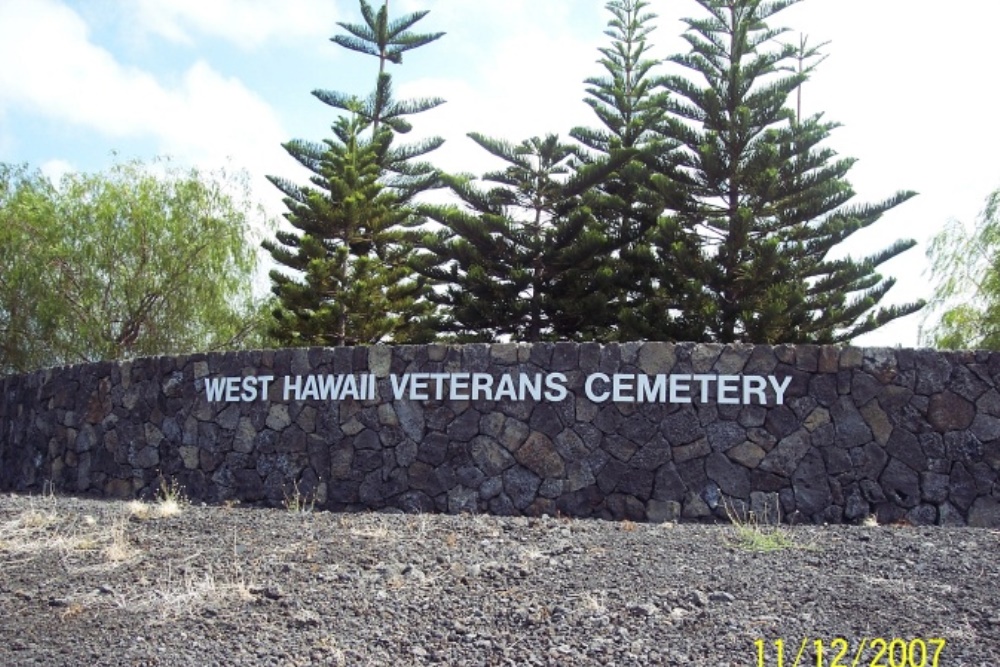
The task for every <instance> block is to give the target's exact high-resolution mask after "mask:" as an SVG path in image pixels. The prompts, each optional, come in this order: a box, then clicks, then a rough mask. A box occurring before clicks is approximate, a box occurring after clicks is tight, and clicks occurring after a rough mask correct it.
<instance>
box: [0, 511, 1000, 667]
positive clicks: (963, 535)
mask: <svg viewBox="0 0 1000 667" xmlns="http://www.w3.org/2000/svg"><path fill="white" fill-rule="evenodd" d="M751 528H752V527H747V530H746V531H745V532H744V533H743V534H741V532H740V531H739V530H738V529H737V528H736V527H734V526H721V525H693V524H680V525H674V524H662V525H649V524H634V523H629V522H624V523H610V522H603V521H596V520H565V519H558V518H541V519H525V518H501V517H489V516H440V515H401V514H347V515H345V514H331V513H327V512H291V511H287V510H282V509H261V508H239V507H236V508H232V507H204V506H186V507H182V511H181V512H180V513H179V514H176V515H172V516H159V512H158V506H155V505H154V506H145V507H137V506H135V505H132V506H130V505H128V504H125V503H122V502H108V501H99V500H84V499H77V498H64V497H24V496H5V497H2V498H0V639H2V641H0V664H2V665H18V666H19V665H46V666H54V665H55V666H58V665H73V666H74V667H75V666H77V665H184V666H185V667H188V666H193V665H282V666H285V665H287V666H293V665H294V666H298V665H425V664H443V665H518V666H520V665H713V666H715V665H724V666H729V665H740V666H744V665H746V666H751V667H764V666H766V667H772V666H774V667H777V665H778V664H779V663H778V661H777V659H778V656H777V653H778V647H779V641H778V640H781V641H783V642H784V652H785V655H784V663H783V664H784V665H786V666H787V667H793V664H794V662H795V660H796V658H798V659H799V662H798V664H799V665H800V666H801V667H807V666H808V665H819V664H822V665H834V664H837V665H844V666H845V667H846V666H847V665H884V666H885V667H894V666H895V665H903V664H907V665H911V664H912V665H914V667H919V665H920V664H921V656H922V654H921V652H920V648H921V647H922V646H924V645H925V644H923V643H921V642H919V641H915V640H920V639H922V640H926V647H927V652H928V654H929V657H928V658H927V659H926V660H924V661H923V662H924V663H925V664H926V665H932V664H933V660H932V658H933V657H934V653H935V652H936V648H938V647H939V646H940V645H939V643H935V642H932V641H931V640H933V639H937V638H943V639H944V640H945V641H946V644H945V645H944V648H943V649H942V650H941V652H940V654H939V655H938V656H937V657H938V662H937V664H938V665H941V666H942V667H953V666H958V665H988V666H990V667H996V666H997V665H1000V606H998V603H1000V585H998V578H997V577H998V574H1000V558H998V554H1000V531H993V530H984V529H958V528H940V527H934V528H913V527H902V526H874V527H870V526H869V527H866V526H796V527H790V528H782V529H780V531H774V530H773V529H766V528H760V529H757V530H751ZM747 537H751V538H754V539H755V540H761V541H763V542H765V543H766V544H765V545H772V546H780V547H783V548H779V549H777V550H774V551H756V550H754V548H753V546H752V545H751V543H750V542H749V541H747V540H746V538H747ZM762 546H763V545H762ZM838 638H839V639H838ZM880 639H881V640H885V641H886V642H889V641H891V640H892V639H901V640H905V642H906V644H905V645H906V647H908V648H909V649H911V650H912V653H913V658H914V659H913V660H912V661H910V662H907V661H905V660H904V661H903V662H900V659H899V657H898V656H899V655H901V654H899V653H898V652H897V653H896V656H895V659H894V660H890V657H889V654H888V653H883V655H882V656H881V657H880V656H879V655H878V653H879V650H880V648H881V645H880V643H879V641H878V640H880ZM757 640H761V642H760V643H759V644H758V643H755V642H757ZM803 640H806V646H805V650H802V651H800V649H801V648H802V642H803ZM873 640H875V641H873ZM817 641H820V642H822V644H823V646H822V648H823V654H822V656H821V657H817V654H816V649H817V646H816V643H817ZM898 644H899V643H898ZM900 645H901V644H900ZM760 648H763V649H764V654H763V656H760V655H759V654H758V650H759V649H760ZM841 650H844V655H845V657H843V658H842V659H841V660H840V661H839V662H834V658H836V654H837V653H838V652H840V651H841ZM897 650H898V646H897ZM855 656H858V659H857V660H855ZM761 657H763V660H762V659H761Z"/></svg>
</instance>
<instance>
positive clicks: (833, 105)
mask: <svg viewBox="0 0 1000 667" xmlns="http://www.w3.org/2000/svg"><path fill="white" fill-rule="evenodd" d="M376 4H377V3H376ZM604 6H605V2H604V0H392V2H391V9H392V14H393V15H394V16H398V15H400V14H401V13H406V12H411V11H418V10H429V12H430V13H429V14H428V16H427V17H426V18H424V19H423V20H422V21H420V22H419V23H418V24H417V26H416V28H417V29H419V31H421V32H445V33H447V34H446V35H445V36H444V37H443V38H442V39H440V40H438V41H436V42H434V43H432V44H430V45H428V46H425V47H422V48H420V49H417V50H414V51H411V52H408V53H407V54H406V56H405V57H404V62H403V64H402V65H401V66H393V68H392V70H391V71H392V74H393V77H394V83H395V86H396V92H397V96H398V97H401V98H407V97H426V96H435V97H442V98H444V99H445V100H447V102H446V104H444V105H442V106H440V107H438V108H437V109H434V110H431V111H428V112H426V113H424V114H421V115H418V116H414V117H412V119H411V120H412V123H413V125H414V131H413V133H412V137H413V138H414V139H417V138H421V137H426V136H441V137H443V138H445V140H446V143H445V145H444V146H443V147H442V148H441V149H439V150H438V151H437V152H435V153H434V154H432V156H433V162H434V163H435V164H436V165H437V166H439V167H441V168H443V169H445V170H448V171H453V172H471V173H482V172H483V171H486V170H488V169H491V168H495V167H497V166H498V164H497V163H496V162H494V161H493V158H491V157H490V156H489V155H488V154H485V152H484V151H483V150H482V149H480V148H479V147H478V146H476V145H475V144H474V143H473V142H472V141H471V140H470V139H468V138H467V137H466V134H467V133H468V132H473V131H476V132H482V133H484V134H487V135H489V136H494V137H497V138H503V139H507V140H509V141H512V142H520V141H521V140H523V139H527V138H529V137H532V136H542V135H545V134H548V133H559V134H561V135H566V134H567V133H568V132H569V130H570V129H572V128H573V127H575V126H591V127H596V126H597V120H596V118H595V117H594V116H593V113H592V111H591V110H590V108H589V107H588V106H587V105H586V104H584V102H583V98H584V96H585V85H584V83H583V82H584V80H585V79H586V78H587V77H591V76H598V75H600V74H601V73H602V70H601V67H600V66H599V65H598V64H597V62H596V61H597V59H598V57H599V54H598V51H597V49H598V48H599V47H601V46H604V45H606V44H607V43H608V38H607V37H606V36H605V35H604V34H603V32H604V29H605V27H606V23H607V21H608V18H609V14H608V12H607V11H606V10H605V7H604ZM650 10H651V11H653V12H655V13H656V14H658V17H659V18H658V20H657V30H656V31H655V32H654V33H653V35H652V36H651V41H652V42H653V43H654V49H653V51H652V55H654V56H656V57H666V56H668V55H670V54H672V53H681V52H684V51H686V43H685V42H684V41H683V39H682V38H681V34H682V32H683V30H684V25H683V24H682V23H681V22H680V18H681V17H685V16H689V17H690V16H700V12H701V9H700V7H699V6H698V4H697V3H696V2H695V1H694V0H652V2H651V3H650ZM338 21H347V22H359V21H360V14H359V11H358V5H357V3H356V2H355V0H0V162H7V163H27V164H29V165H31V166H34V167H38V168H40V169H42V170H43V171H44V172H45V173H46V174H48V175H50V176H52V177H54V178H56V177H58V176H59V175H61V174H63V173H65V172H66V171H69V170H79V171H92V170H100V169H104V168H107V167H108V166H110V165H111V164H113V163H114V161H115V160H116V159H121V158H140V159H143V160H147V161H149V160H152V159H153V158H154V157H156V156H164V155H167V156H170V157H171V159H172V160H173V161H174V162H175V163H178V164H181V165H192V166H198V167H201V168H205V169H214V168H220V167H225V168H227V169H234V168H235V169H242V170H245V171H246V173H247V174H248V175H249V177H250V179H251V184H252V187H253V195H254V197H255V199H256V200H257V201H258V202H260V203H261V204H263V206H264V207H265V209H266V210H267V211H268V212H269V214H270V215H271V216H273V217H274V218H275V219H277V218H279V217H280V215H281V214H282V213H283V211H284V208H283V206H282V204H281V199H280V195H279V193H278V192H277V190H276V189H275V188H274V186H272V185H271V184H270V183H269V182H268V181H267V180H266V178H265V177H266V176H267V175H275V176H281V177H285V178H291V179H293V180H297V181H300V182H303V181H304V179H305V176H306V172H304V170H303V169H302V168H301V167H299V166H298V165H297V163H296V162H295V161H294V160H292V159H291V158H290V157H289V156H288V155H287V154H286V153H285V151H284V149H283V148H282V147H281V144H282V143H283V142H286V141H288V140H290V139H293V138H294V139H307V140H321V139H322V138H324V137H327V136H330V134H331V133H330V126H331V124H332V123H333V121H334V119H335V117H336V116H335V111H334V110H333V109H331V108H329V107H327V106H325V105H324V104H323V103H321V102H320V101H319V100H317V99H316V98H315V97H313V96H312V95H311V94H310V93H311V91H313V90H315V89H327V90H339V91H344V92H347V93H351V94H358V95H360V96H363V95H366V94H367V92H368V91H369V90H370V89H371V88H372V86H373V83H374V78H375V75H376V69H377V61H375V59H373V58H367V57H365V56H362V55H360V54H357V53H355V52H351V51H348V50H345V49H342V48H341V47H339V46H337V45H336V44H334V43H332V42H331V41H330V40H329V38H330V37H331V36H333V35H335V34H338V33H339V32H340V29H339V28H338V27H337V22H338ZM998 23H1000V3H995V2H989V1H986V0H951V1H950V2H947V3H941V2H932V1H931V0H803V1H802V2H800V3H799V4H796V5H794V6H792V7H790V8H789V9H787V10H784V11H782V12H780V13H779V14H778V15H777V16H775V17H774V18H773V19H772V21H771V25H772V27H787V28H789V29H790V32H789V33H788V34H787V35H786V38H787V39H788V40H789V41H797V40H798V35H799V34H800V33H801V34H804V35H807V36H808V38H809V41H810V43H812V44H819V43H822V42H827V41H829V44H828V45H827V46H825V47H824V48H823V51H824V52H825V53H826V54H827V55H828V58H827V59H826V60H825V61H824V62H823V63H822V64H821V65H820V66H819V67H818V69H817V71H816V72H815V74H814V76H813V78H812V80H811V81H810V82H808V83H807V84H806V85H805V87H804V89H803V113H805V114H812V113H818V112H822V113H823V114H824V117H825V119H827V120H830V121H835V122H837V123H839V124H840V127H839V128H837V129H836V130H835V131H834V132H833V133H832V135H831V137H830V138H829V139H828V141H827V142H826V145H828V146H829V147H831V148H833V149H834V150H835V151H837V153H838V154H839V155H841V156H843V157H852V158H856V159H857V163H856V164H855V165H854V167H853V168H852V169H851V171H850V172H849V174H848V178H849V180H850V181H851V183H852V185H853V186H854V189H855V190H856V192H857V196H856V198H855V199H854V200H853V201H852V203H866V202H876V201H879V200H881V199H883V198H887V197H889V196H891V195H892V194H894V193H895V192H897V191H899V190H915V191H917V192H918V193H919V196H917V197H915V198H913V199H911V200H910V201H908V202H907V203H905V204H903V205H901V206H899V207H897V208H896V209H894V210H893V211H891V212H890V213H888V214H887V215H886V216H884V217H883V218H882V219H881V220H880V221H879V222H878V223H876V225H874V226H873V227H872V228H870V229H868V230H865V231H863V232H859V233H858V234H855V235H854V236H853V237H852V238H851V240H850V241H849V242H848V243H847V244H845V247H843V248H841V249H839V251H840V252H841V253H843V254H850V255H852V256H855V257H857V256H863V255H866V254H869V253H872V252H874V251H877V250H878V249H881V248H884V247H886V246H888V245H889V244H890V243H892V242H893V241H894V240H895V239H898V238H913V239H915V240H916V241H917V242H918V246H917V247H916V248H914V249H912V250H910V251H908V252H906V253H904V254H903V255H901V256H899V257H897V258H895V259H893V260H891V261H890V262H888V263H886V264H884V265H883V267H882V272H883V274H885V275H890V276H894V277H895V278H897V280H898V283H897V285H896V286H895V287H894V288H893V290H892V291H891V292H890V293H889V295H888V296H887V298H886V300H885V301H884V302H885V303H905V302H908V301H912V300H915V299H919V298H930V297H931V296H932V294H931V292H932V282H931V280H930V276H929V275H928V273H927V264H928V262H927V259H926V256H925V251H926V248H927V245H928V241H929V239H930V238H932V237H933V236H934V235H935V234H936V233H937V232H939V231H940V230H941V229H942V227H944V225H945V224H946V223H947V222H948V221H950V220H959V221H962V222H963V223H965V224H967V225H971V224H972V223H974V221H975V220H976V217H977V215H978V213H979V211H980V210H981V209H982V207H983V204H984V202H985V199H986V197H987V196H988V195H989V193H990V192H992V191H993V190H994V189H996V188H998V187H1000V158H998V156H1000V130H998V129H996V128H997V123H996V121H995V116H996V102H995V99H996V91H995V85H994V83H993V82H994V79H995V74H994V70H995V67H996V65H997V63H998V57H997V46H996V44H997V41H996V37H995V26H996V25H997V24H998ZM672 67H674V66H672V65H670V66H664V68H663V70H661V71H662V72H664V73H667V72H679V71H680V70H678V69H672ZM116 155H117V156H119V157H118V158H116V157H115V156H116ZM930 321H932V320H927V321H925V315H924V314H922V313H917V314H914V315H911V316H909V317H906V318H901V319H899V320H897V321H895V322H893V323H891V324H890V325H888V326H886V327H883V328H881V329H879V330H878V331H876V332H873V333H871V334H868V335H866V336H864V337H862V338H859V339H858V340H857V341H856V343H858V344H862V345H869V346H883V345H886V346H896V345H902V346H905V347H915V346H917V345H918V344H919V343H920V339H919V332H920V329H921V327H922V326H926V325H927V324H929V323H930Z"/></svg>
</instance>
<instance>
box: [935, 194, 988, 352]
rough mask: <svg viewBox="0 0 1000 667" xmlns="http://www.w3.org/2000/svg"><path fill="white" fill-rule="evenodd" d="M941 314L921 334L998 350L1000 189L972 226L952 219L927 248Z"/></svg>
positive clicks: (938, 342) (941, 343) (958, 345)
mask: <svg viewBox="0 0 1000 667" xmlns="http://www.w3.org/2000/svg"><path fill="white" fill-rule="evenodd" d="M927 256H928V257H929V258H930V260H931V275H932V278H933V280H934V282H935V285H934V298H933V299H932V300H931V309H932V311H935V312H940V313H941V314H940V318H939V319H938V321H937V323H936V324H935V325H934V326H932V327H931V328H930V329H929V330H928V331H926V332H925V333H924V335H923V336H922V338H923V340H924V342H925V343H928V344H931V345H934V346H936V347H940V348H945V349H951V350H959V349H974V348H980V349H989V350H997V349H1000V189H998V190H996V191H994V192H993V193H992V194H991V195H990V196H989V197H988V198H987V199H986V206H985V207H984V208H983V211H982V212H981V213H980V214H979V220H978V221H977V223H976V227H975V229H973V230H967V229H966V228H965V226H964V225H962V224H961V223H960V222H958V221H952V222H951V223H950V224H949V225H948V226H947V227H946V228H945V229H944V230H942V231H941V232H940V233H939V234H938V235H937V236H936V237H935V238H934V240H933V241H932V242H931V245H930V247H929V248H928V249H927Z"/></svg>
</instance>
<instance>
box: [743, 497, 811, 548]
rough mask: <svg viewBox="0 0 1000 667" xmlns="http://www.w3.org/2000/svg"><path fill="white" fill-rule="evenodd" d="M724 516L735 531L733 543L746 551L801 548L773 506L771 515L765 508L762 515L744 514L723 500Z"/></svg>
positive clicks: (748, 512)
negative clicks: (741, 514) (773, 510)
mask: <svg viewBox="0 0 1000 667" xmlns="http://www.w3.org/2000/svg"><path fill="white" fill-rule="evenodd" d="M724 504H725V508H726V516H728V517H729V521H730V522H731V523H732V524H733V528H734V529H735V532H736V541H735V545H736V546H737V547H739V548H740V549H744V550H746V551H782V550H784V549H798V548H801V547H800V546H799V545H798V544H797V543H796V542H795V540H793V539H792V536H791V534H790V532H789V531H788V530H787V529H786V528H784V527H783V526H782V525H781V513H780V509H779V508H777V507H776V508H775V514H774V516H773V517H772V516H771V515H770V513H769V512H768V511H767V509H766V508H765V510H764V512H763V515H762V516H758V515H757V513H755V512H751V511H747V512H745V515H744V516H740V513H739V512H737V511H736V509H735V508H734V507H733V506H732V505H730V504H729V503H728V502H725V501H724Z"/></svg>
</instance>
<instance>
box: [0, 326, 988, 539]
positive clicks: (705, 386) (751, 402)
mask: <svg viewBox="0 0 1000 667" xmlns="http://www.w3.org/2000/svg"><path fill="white" fill-rule="evenodd" d="M505 376H507V378H508V379H507V380H504V377H505ZM347 377H351V378H352V379H351V380H349V381H346V382H345V379H346V378H347ZM245 378H250V379H248V380H247V379H245ZM310 378H312V379H310ZM518 382H520V384H521V386H519V387H518V386H517V384H518ZM525 382H527V383H528V386H527V389H525V386H524V384H525ZM532 382H534V384H531V383H532ZM505 383H506V384H505ZM998 383H1000V354H995V353H987V352H959V353H946V352H936V351H932V350H907V349H884V348H872V349H867V348H866V349H862V348H853V347H833V346H809V345H800V346H791V345H779V346H774V347H772V346H759V345H758V346H750V345H707V344H676V345H675V344H668V343H627V344H621V345H603V346H602V345H598V344H591V343H584V344H576V343H552V344H534V345H517V344H494V345H486V344H477V345H464V346H446V345H429V346H400V347H384V346H375V347H368V348H363V347H357V348H338V349H331V348H312V349H297V350H277V351H253V352H240V353H228V354H207V355H205V354H200V355H192V356H187V357H162V358H148V359H137V360H134V361H131V362H125V363H120V364H118V363H100V364H92V365H81V366H71V367H64V368H54V369H49V370H44V371H39V372H36V373H33V374H29V375H19V376H9V377H5V378H2V379H0V390H2V393H0V399H2V401H0V490H2V491H43V490H46V489H48V488H52V489H55V490H60V491H64V492H73V493H83V494H98V495H102V496H109V497H135V496H141V497H148V496H151V495H153V494H155V493H156V491H157V490H158V489H159V488H160V485H161V484H163V483H164V482H166V483H177V484H179V485H180V486H182V487H183V489H184V492H185V493H186V495H187V496H188V497H189V498H192V499H194V500H204V501H207V502H221V501H225V500H229V499H236V500H240V501H243V502H248V503H256V502H262V503H269V504H278V505H280V504H281V503H282V502H285V501H286V500H287V499H289V498H292V497H295V496H298V497H300V498H309V499H312V500H315V501H316V506H317V507H320V508H328V509H338V510H357V509H383V508H397V509H400V510H403V511H428V512H429V511H439V512H452V513H458V512H490V513H497V514H543V513H547V514H550V515H555V514H557V513H561V514H563V515H567V516H574V517H602V518H610V519H623V518H628V519H632V520H649V521H664V520H674V519H692V520H706V519H708V520H710V519H713V518H719V519H725V518H727V517H728V516H729V515H736V516H740V517H745V516H746V513H747V512H751V511H752V512H754V513H755V514H756V515H757V516H758V517H760V518H769V519H774V518H776V517H780V518H781V519H782V520H786V521H805V522H831V523H834V522H857V521H861V520H863V519H865V518H866V517H868V516H869V515H872V514H874V515H876V516H877V518H878V520H879V521H880V522H894V521H901V520H902V521H907V522H909V523H913V524H943V525H966V524H968V525H977V526H990V527H1000V502H998V501H1000V485H998V477H997V473H998V470H1000V391H998ZM451 384H454V385H456V387H457V389H454V390H453V389H452V388H451Z"/></svg>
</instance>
